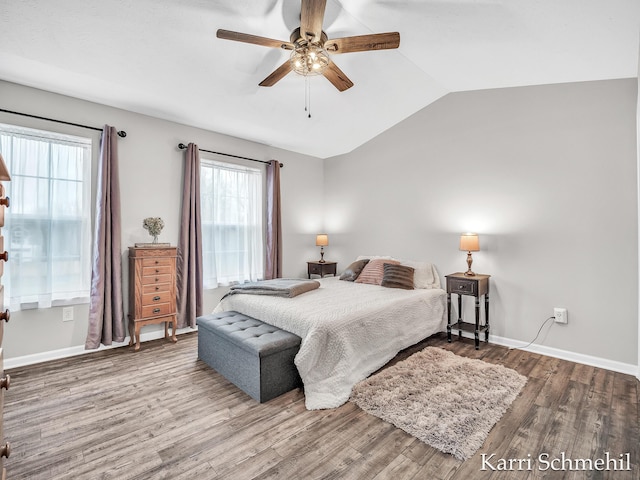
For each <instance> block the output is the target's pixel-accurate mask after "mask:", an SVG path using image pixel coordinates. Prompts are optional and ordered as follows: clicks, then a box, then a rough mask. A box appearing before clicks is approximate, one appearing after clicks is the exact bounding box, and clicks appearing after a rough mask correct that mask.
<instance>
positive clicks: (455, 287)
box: [448, 278, 478, 295]
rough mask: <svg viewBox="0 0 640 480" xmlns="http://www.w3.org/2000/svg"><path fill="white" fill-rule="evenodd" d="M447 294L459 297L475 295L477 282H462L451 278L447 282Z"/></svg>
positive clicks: (459, 279) (462, 280)
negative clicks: (454, 294) (455, 294)
mask: <svg viewBox="0 0 640 480" xmlns="http://www.w3.org/2000/svg"><path fill="white" fill-rule="evenodd" d="M448 286H449V293H457V294H460V295H477V294H478V282H476V281H475V280H464V279H461V278H451V279H449V282H448Z"/></svg>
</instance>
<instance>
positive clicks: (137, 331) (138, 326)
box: [134, 323, 140, 352]
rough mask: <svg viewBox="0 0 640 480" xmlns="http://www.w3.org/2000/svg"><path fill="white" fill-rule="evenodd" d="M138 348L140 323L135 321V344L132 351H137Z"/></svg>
mask: <svg viewBox="0 0 640 480" xmlns="http://www.w3.org/2000/svg"><path fill="white" fill-rule="evenodd" d="M138 350H140V324H139V323H136V346H135V348H134V351H135V352H137V351H138Z"/></svg>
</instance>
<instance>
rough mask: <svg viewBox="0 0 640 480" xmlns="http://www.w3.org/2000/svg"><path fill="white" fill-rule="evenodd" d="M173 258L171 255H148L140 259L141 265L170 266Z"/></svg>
mask: <svg viewBox="0 0 640 480" xmlns="http://www.w3.org/2000/svg"><path fill="white" fill-rule="evenodd" d="M174 262H175V260H174V259H173V258H171V257H155V258H154V257H150V258H143V259H142V266H143V267H160V266H169V267H172V266H173V263H174Z"/></svg>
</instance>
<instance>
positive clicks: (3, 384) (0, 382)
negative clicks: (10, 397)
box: [0, 375, 11, 390]
mask: <svg viewBox="0 0 640 480" xmlns="http://www.w3.org/2000/svg"><path fill="white" fill-rule="evenodd" d="M10 386H11V375H7V376H5V377H2V378H1V379H0V388H4V389H5V390H9V387H10Z"/></svg>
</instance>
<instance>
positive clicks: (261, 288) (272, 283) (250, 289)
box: [222, 278, 320, 298]
mask: <svg viewBox="0 0 640 480" xmlns="http://www.w3.org/2000/svg"><path fill="white" fill-rule="evenodd" d="M319 286H320V282H318V281H317V280H305V279H300V278H274V279H273V280H262V281H260V282H247V283H241V284H238V285H233V286H231V288H230V289H229V293H227V294H226V295H225V296H224V297H222V298H226V297H228V296H229V295H235V294H237V293H249V294H251V295H273V296H276V297H285V298H292V297H295V296H297V295H300V294H302V293H306V292H309V291H311V290H315V289H316V288H318V287H319Z"/></svg>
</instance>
